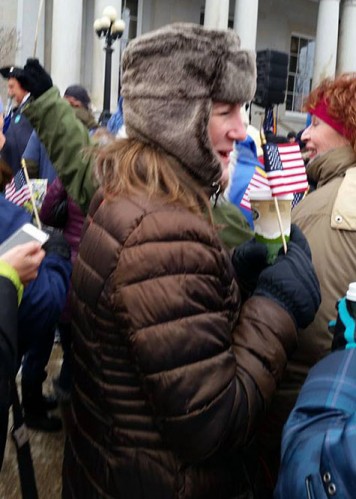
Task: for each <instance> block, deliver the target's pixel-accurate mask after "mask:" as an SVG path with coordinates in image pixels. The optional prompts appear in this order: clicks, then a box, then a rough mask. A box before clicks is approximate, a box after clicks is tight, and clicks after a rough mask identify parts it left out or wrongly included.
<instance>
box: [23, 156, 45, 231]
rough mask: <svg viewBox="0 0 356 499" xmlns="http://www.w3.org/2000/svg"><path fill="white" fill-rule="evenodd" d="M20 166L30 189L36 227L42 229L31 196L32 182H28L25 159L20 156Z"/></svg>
mask: <svg viewBox="0 0 356 499" xmlns="http://www.w3.org/2000/svg"><path fill="white" fill-rule="evenodd" d="M21 166H22V169H23V173H24V175H25V179H26V183H27V185H28V188H29V190H30V196H31V203H32V208H33V213H34V215H35V219H36V223H37V227H38V228H39V229H42V224H41V221H40V217H39V216H38V210H37V207H36V202H35V198H34V197H33V191H32V184H31V182H30V177H29V176H28V171H27V166H26V161H25V160H24V158H22V160H21Z"/></svg>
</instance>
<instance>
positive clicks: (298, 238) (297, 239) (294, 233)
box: [290, 224, 312, 260]
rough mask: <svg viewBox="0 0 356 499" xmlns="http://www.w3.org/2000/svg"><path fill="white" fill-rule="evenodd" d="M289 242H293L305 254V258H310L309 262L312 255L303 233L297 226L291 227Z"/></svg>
mask: <svg viewBox="0 0 356 499" xmlns="http://www.w3.org/2000/svg"><path fill="white" fill-rule="evenodd" d="M290 241H293V243H295V244H297V245H298V246H299V247H300V248H301V249H302V250H303V251H304V253H306V255H307V257H308V258H310V260H311V258H312V254H311V251H310V246H309V243H308V241H307V239H306V237H305V235H304V234H303V232H302V231H301V230H300V228H299V227H298V225H295V224H292V225H291V228H290Z"/></svg>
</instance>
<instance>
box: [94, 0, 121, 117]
mask: <svg viewBox="0 0 356 499" xmlns="http://www.w3.org/2000/svg"><path fill="white" fill-rule="evenodd" d="M109 5H111V6H112V7H115V9H116V12H117V16H118V19H121V12H122V8H121V5H122V2H121V0H95V7H94V19H98V18H100V17H102V16H103V10H104V9H105V7H108V6H109ZM93 37H94V50H93V79H92V81H93V88H92V93H91V99H92V102H93V105H94V107H95V108H97V109H98V110H99V111H101V110H102V109H103V99H104V75H105V51H104V46H105V43H104V39H99V38H98V36H97V35H96V33H95V31H94V29H93ZM112 47H113V49H114V52H113V54H112V61H111V100H110V110H111V112H114V111H115V109H116V107H117V100H118V87H119V66H120V40H116V41H115V42H114V43H113V46H112Z"/></svg>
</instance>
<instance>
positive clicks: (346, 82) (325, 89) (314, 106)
mask: <svg viewBox="0 0 356 499" xmlns="http://www.w3.org/2000/svg"><path fill="white" fill-rule="evenodd" d="M320 109H322V110H323V111H324V113H325V114H324V117H322V116H320V113H319V110H320ZM304 110H306V111H307V112H309V113H310V114H315V115H317V116H318V115H319V117H320V118H321V119H323V121H325V122H326V123H328V124H329V125H330V126H332V127H333V128H334V129H335V130H337V131H338V132H339V133H342V135H344V136H345V137H346V138H347V139H348V140H349V141H350V144H351V146H352V148H353V149H354V151H355V152H356V73H344V74H342V75H340V76H338V77H337V78H335V79H332V78H326V79H324V80H323V81H322V82H321V83H320V85H318V86H317V87H316V88H315V89H314V90H312V92H311V93H310V94H309V96H308V97H307V99H306V101H305V103H304ZM314 111H315V113H314ZM333 125H334V126H333Z"/></svg>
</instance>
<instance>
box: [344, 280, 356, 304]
mask: <svg viewBox="0 0 356 499" xmlns="http://www.w3.org/2000/svg"><path fill="white" fill-rule="evenodd" d="M346 298H347V299H348V300H350V301H356V282H350V284H349V289H348V290H347V293H346Z"/></svg>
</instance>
